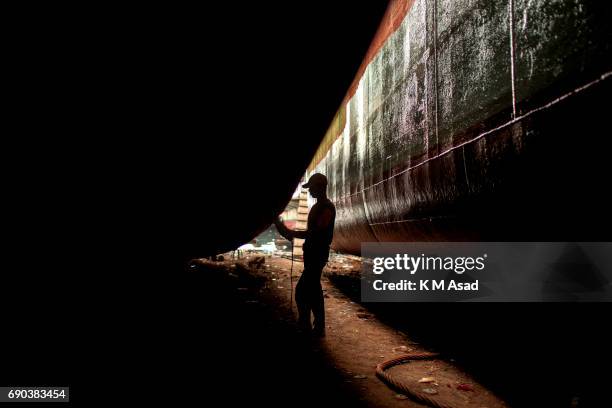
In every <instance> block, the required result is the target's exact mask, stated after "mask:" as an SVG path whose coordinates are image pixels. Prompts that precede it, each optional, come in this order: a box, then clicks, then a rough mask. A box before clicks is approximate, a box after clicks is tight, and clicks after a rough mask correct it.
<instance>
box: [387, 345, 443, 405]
mask: <svg viewBox="0 0 612 408" xmlns="http://www.w3.org/2000/svg"><path fill="white" fill-rule="evenodd" d="M438 356H439V354H437V353H412V354H406V355H403V356H400V357H396V358H392V359H390V360H386V361H383V362H382V363H380V364H378V365H377V366H376V376H377V377H378V378H379V379H380V380H381V381H382V382H384V383H385V384H387V385H388V386H389V387H391V388H392V389H394V390H397V391H399V392H401V393H403V394H405V395H407V396H409V397H411V398H412V399H414V400H415V401H417V402H421V403H423V404H427V405H429V406H432V407H435V408H454V407H452V406H451V405H448V404H445V403H443V402H440V401H437V400H435V399H433V398H432V397H430V396H429V395H427V394H425V393H424V392H421V391H420V390H418V389H417V388H416V387H411V386H408V385H407V384H405V383H402V382H400V381H398V380H397V379H395V378H393V377H392V376H391V375H390V374H389V373H387V372H385V370H387V369H389V368H391V367H393V366H395V365H398V364H402V363H405V362H407V361H411V360H433V359H435V358H437V357H438Z"/></svg>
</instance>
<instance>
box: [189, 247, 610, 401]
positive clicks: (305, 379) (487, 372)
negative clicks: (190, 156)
mask: <svg viewBox="0 0 612 408" xmlns="http://www.w3.org/2000/svg"><path fill="white" fill-rule="evenodd" d="M358 266H359V265H358V262H357V261H356V260H355V259H353V258H338V257H336V258H334V259H333V261H332V262H330V263H329V265H328V267H327V268H326V270H325V277H324V278H323V287H324V291H325V302H326V304H325V308H326V319H327V322H326V324H327V336H326V337H325V338H324V339H323V340H313V339H309V338H305V337H304V336H303V335H300V334H299V333H298V331H297V328H296V325H295V319H296V313H297V312H296V310H295V305H294V304H293V305H292V306H293V307H291V306H290V301H289V299H290V296H291V295H292V292H291V287H292V286H291V285H290V277H289V271H290V268H291V261H290V260H289V259H286V258H283V257H278V256H266V257H263V258H261V256H260V255H256V254H253V255H249V256H244V257H242V258H241V259H232V257H231V255H230V254H225V256H224V260H223V261H222V262H210V261H203V260H202V261H199V262H196V263H194V265H193V268H191V271H190V272H189V273H188V278H187V281H188V282H189V283H190V285H191V288H190V289H191V290H192V291H193V292H192V293H191V295H192V296H195V297H197V294H198V293H200V294H201V295H202V297H201V298H200V300H195V299H194V300H193V301H192V302H195V303H193V304H194V305H198V306H197V307H198V308H201V313H199V314H196V313H194V312H193V311H191V312H190V313H193V315H194V319H197V321H194V336H193V341H194V342H195V341H201V340H202V339H203V338H204V337H206V339H207V340H206V341H207V342H209V343H210V347H209V346H206V347H204V346H202V350H203V351H202V353H203V354H202V355H200V356H192V357H194V361H196V362H197V361H206V360H211V359H212V361H210V363H211V364H213V365H214V366H215V370H217V371H218V372H219V375H218V376H216V377H217V380H214V381H213V382H212V383H211V382H207V387H206V388H207V389H209V390H210V392H215V393H218V392H222V393H227V396H228V398H230V399H232V400H233V402H234V403H236V405H240V404H242V403H248V404H253V403H256V404H257V405H259V404H265V405H268V406H281V405H282V406H307V405H308V406H312V405H313V404H314V405H326V406H327V405H329V404H333V403H341V404H342V405H343V406H370V407H373V406H376V407H421V406H423V405H422V404H419V403H417V402H415V401H413V400H411V399H410V398H408V397H407V396H405V395H403V394H400V393H398V392H397V391H394V390H391V389H390V388H389V387H387V386H386V385H385V384H383V383H382V382H381V381H380V380H379V379H378V378H377V377H376V376H375V371H374V370H375V366H376V364H378V363H380V362H382V361H384V360H386V359H389V358H392V357H395V356H399V355H402V354H405V353H410V352H422V351H434V352H440V353H442V356H441V358H439V359H436V360H433V361H420V362H410V363H407V364H403V365H401V366H397V367H395V368H392V369H390V372H391V373H392V374H393V375H394V376H395V377H396V378H398V379H400V380H401V381H403V382H405V383H407V384H409V385H411V386H413V387H416V389H420V390H423V389H426V390H427V392H430V393H431V394H430V396H431V398H432V399H436V400H437V401H440V402H441V403H444V404H449V405H451V406H463V407H480V408H482V407H489V408H492V407H503V406H518V407H520V406H525V407H528V406H550V407H556V406H559V407H571V406H601V405H593V404H592V403H593V401H595V400H597V401H599V398H600V396H599V394H597V392H594V390H595V391H597V386H596V385H595V383H593V381H590V382H586V383H585V382H584V381H583V380H581V379H582V378H583V373H582V372H580V371H581V370H585V371H586V372H585V373H584V374H586V375H589V373H588V370H590V369H591V364H589V363H588V360H586V362H585V360H584V359H580V358H575V353H572V354H570V356H569V357H568V356H567V354H566V355H565V356H564V357H562V358H560V359H559V361H558V365H557V361H556V356H555V351H557V350H558V349H559V348H563V349H565V350H566V351H570V350H569V349H568V348H567V347H569V346H571V347H579V346H580V344H581V343H576V342H575V341H573V339H575V338H577V337H576V336H573V335H572V334H571V333H572V331H571V330H567V331H563V330H562V331H561V333H564V334H565V337H563V338H559V337H558V332H557V331H554V330H553V331H550V330H547V331H545V330H541V331H540V332H538V333H534V331H533V328H534V327H537V326H538V325H540V326H542V325H544V326H545V325H546V324H547V322H539V323H538V322H537V321H536V323H538V324H534V322H533V321H531V320H530V319H529V318H527V317H526V316H525V315H522V314H521V310H523V311H524V307H521V306H517V307H516V308H515V309H513V311H512V312H511V313H510V314H508V313H502V314H501V315H500V316H498V318H493V319H490V318H487V317H486V314H483V313H481V312H480V311H481V310H482V309H485V308H484V307H483V306H486V309H491V308H493V309H495V308H496V307H497V308H498V310H501V309H499V307H498V306H491V305H475V306H477V307H478V306H479V307H480V309H475V308H474V307H473V306H474V305H471V306H468V307H465V306H457V305H455V304H437V305H434V304H419V305H397V304H363V305H362V304H360V302H359V296H358V290H359V280H358ZM301 270H302V263H301V262H295V263H294V267H293V275H292V276H293V278H292V285H293V287H295V284H296V283H297V279H298V278H299V275H300V273H301ZM206 294H208V297H204V296H205V295H206ZM506 309H507V308H506ZM541 313H542V312H541V310H538V311H537V313H535V314H534V316H536V317H537V316H540V315H541ZM196 316H201V318H197V317H196ZM509 316H512V317H514V318H516V320H515V321H508V317H509ZM551 318H552V315H551ZM521 319H523V320H525V321H528V322H529V324H525V325H521ZM536 320H538V319H536ZM552 320H554V318H552ZM548 323H550V322H548ZM512 326H514V328H510V329H508V327H512ZM196 327H198V328H200V329H204V330H205V332H206V333H207V334H205V335H204V337H203V335H202V334H200V333H199V331H198V330H197V329H196ZM574 327H575V325H574ZM517 330H523V332H520V331H519V332H517ZM525 330H527V331H526V332H525ZM196 333H197V334H196ZM517 333H519V334H518V335H517ZM538 336H539V337H541V338H538ZM500 339H502V340H500ZM555 339H557V340H558V341H557V344H550V343H551V341H554V340H555ZM521 340H524V342H521ZM543 345H548V346H549V348H548V349H544V350H543V349H542V346H543ZM193 346H194V345H193V344H189V345H188V347H193ZM509 347H512V349H510V348H509ZM538 348H539V349H538ZM209 351H210V354H211V355H212V357H210V356H205V354H204V353H208V352H209ZM521 359H522V360H521ZM519 361H520V363H519ZM591 361H592V360H591ZM196 364H197V363H196ZM419 381H425V382H419ZM236 384H239V387H238V388H236V387H235V386H236ZM238 389H239V390H240V391H237V390H238ZM598 403H599V402H596V404H598ZM231 405H234V404H233V403H232V404H231Z"/></svg>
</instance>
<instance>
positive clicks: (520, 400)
mask: <svg viewBox="0 0 612 408" xmlns="http://www.w3.org/2000/svg"><path fill="white" fill-rule="evenodd" d="M329 278H330V280H331V281H332V282H333V284H334V285H335V286H336V287H337V288H338V289H340V290H341V291H342V292H343V293H345V294H346V295H347V296H349V297H350V298H351V299H352V300H353V301H355V302H360V291H359V289H360V282H359V279H358V278H355V277H351V276H342V275H332V276H329ZM362 306H363V307H365V308H367V309H368V310H369V311H370V312H372V313H374V314H375V315H376V316H377V317H378V318H379V319H380V320H381V321H383V322H385V323H386V324H388V325H390V326H391V327H394V328H396V329H398V330H401V331H403V332H405V333H406V334H407V335H408V336H410V337H411V338H412V339H414V340H416V341H418V342H419V343H421V345H423V346H425V347H430V348H432V349H433V350H435V351H438V352H441V353H443V354H444V355H445V356H446V358H453V359H455V361H456V363H457V364H458V365H459V366H461V367H462V368H464V369H465V370H466V371H467V372H469V373H470V374H472V375H473V376H474V377H475V378H476V379H477V380H478V381H479V382H481V383H482V384H483V385H485V386H487V387H488V388H490V389H491V390H492V391H493V392H495V393H497V394H498V395H500V396H501V397H502V398H503V399H504V400H506V401H507V402H508V403H509V405H510V406H512V407H535V406H542V407H544V406H545V407H570V406H571V401H572V399H575V398H578V400H577V401H578V405H577V406H579V407H602V406H604V405H605V404H604V402H605V401H607V399H608V398H609V396H606V393H607V388H606V385H605V382H606V379H607V378H608V377H609V376H608V375H607V374H597V373H600V372H602V370H603V372H604V373H605V372H607V371H608V370H609V367H610V362H611V359H610V356H611V353H610V344H612V335H611V334H610V332H609V330H607V328H606V326H607V324H606V323H604V321H603V320H602V316H605V315H606V313H603V310H602V307H604V305H602V304H595V303H593V304H588V303H486V304H485V303H480V304H478V303H363V304H362ZM602 404H604V405H602Z"/></svg>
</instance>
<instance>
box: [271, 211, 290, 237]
mask: <svg viewBox="0 0 612 408" xmlns="http://www.w3.org/2000/svg"><path fill="white" fill-rule="evenodd" d="M274 225H276V229H277V230H278V232H279V233H280V234H281V235H282V236H283V237H285V238H287V240H289V241H291V240H293V238H294V233H293V231H292V230H290V229H289V228H287V227H286V226H285V224H283V220H281V218H280V217H278V216H277V217H275V218H274Z"/></svg>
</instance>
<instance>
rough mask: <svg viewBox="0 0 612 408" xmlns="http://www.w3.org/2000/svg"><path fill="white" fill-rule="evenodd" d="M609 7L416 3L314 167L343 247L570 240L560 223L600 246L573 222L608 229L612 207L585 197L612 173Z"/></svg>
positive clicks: (506, 0) (498, 0) (529, 0)
mask: <svg viewBox="0 0 612 408" xmlns="http://www.w3.org/2000/svg"><path fill="white" fill-rule="evenodd" d="M395 3H397V1H396V2H395ZM391 8H393V6H392V7H391ZM610 8H611V7H610V6H609V5H608V3H607V2H597V1H587V0H576V1H569V0H563V1H535V0H486V1H485V0H415V1H414V2H412V5H411V7H410V9H409V10H408V12H407V14H406V16H405V18H404V20H403V21H402V23H401V24H400V25H399V27H398V28H397V30H396V31H395V32H394V33H393V34H392V35H390V36H389V37H388V39H387V40H386V42H385V43H384V45H383V46H382V47H381V48H380V50H379V51H378V53H377V55H376V56H375V57H374V58H373V59H372V61H371V62H370V64H369V65H368V66H367V68H366V69H365V71H364V73H363V75H362V76H361V78H360V79H359V83H358V86H357V87H356V89H355V91H354V94H353V95H352V97H351V98H350V99H348V100H347V102H346V104H345V105H344V106H343V107H342V108H341V109H340V110H339V112H340V114H341V115H345V116H344V117H343V118H342V119H343V120H342V121H340V120H337V121H336V123H335V125H336V126H337V128H336V129H331V130H333V131H330V132H328V135H327V137H326V142H324V143H327V144H328V145H329V150H328V151H327V153H326V154H325V155H324V156H323V155H321V157H322V159H320V160H319V158H315V162H313V165H312V166H311V168H310V171H320V172H323V173H325V174H327V175H328V176H329V180H330V185H329V195H330V198H331V199H332V200H333V201H334V202H335V203H336V206H337V211H338V213H337V219H336V230H335V237H334V243H333V246H334V247H335V248H336V249H338V250H343V251H346V252H352V253H358V252H359V250H360V248H359V246H360V243H361V242H364V241H410V240H448V239H450V240H455V239H471V238H474V239H495V238H497V239H499V238H500V237H505V238H509V237H510V235H512V236H513V238H514V239H528V238H534V237H527V236H521V233H522V232H524V230H525V227H529V226H531V227H533V226H534V225H537V223H540V225H541V227H542V231H543V230H544V229H546V230H547V231H549V232H550V233H551V234H554V233H556V232H558V230H556V229H555V226H557V225H559V219H558V217H560V216H563V217H564V222H565V223H566V226H565V228H564V230H563V231H565V232H567V233H569V234H578V235H579V236H580V237H581V238H583V239H584V238H589V237H585V236H584V234H583V232H584V230H583V229H581V225H582V224H583V223H582V224H581V223H580V222H578V221H576V219H575V217H570V218H572V219H573V220H572V219H570V220H569V221H567V220H566V218H567V214H568V212H574V213H580V212H586V213H588V215H589V216H590V217H593V218H594V219H596V218H597V219H599V220H600V221H599V222H601V217H605V219H604V220H603V222H605V223H609V216H607V215H604V214H607V211H605V208H606V206H607V204H609V203H607V202H606V199H600V200H598V202H597V203H596V204H594V205H590V204H587V202H586V201H585V199H584V197H585V196H588V194H589V192H591V194H592V191H596V190H597V189H598V188H599V182H598V181H596V179H597V177H598V175H600V174H605V173H606V172H607V167H606V166H605V161H606V156H607V154H606V152H607V150H608V149H609V147H610V146H609V145H610V141H609V137H607V135H605V136H604V135H600V136H599V137H595V135H596V134H597V133H599V131H598V129H599V128H605V124H606V121H605V116H606V115H605V113H604V111H605V106H602V104H601V101H603V100H606V98H607V97H608V95H609V93H610V92H609V88H610V84H609V82H610V81H611V79H608V74H607V73H608V72H609V71H610V70H611V69H612V63H611V62H610V60H611V59H610V57H609V56H610V43H611V41H610V38H611V37H610V32H611V30H610V24H608V22H609V17H610ZM585 85H588V86H586V87H584V86H585ZM559 98H561V99H559ZM338 124H342V125H343V126H342V127H339V126H338ZM579 137H583V139H579ZM591 139H593V141H591ZM589 143H592V144H589ZM569 163H573V165H572V166H569V165H568V164H569ZM576 180H578V181H579V183H575V181H576ZM569 186H571V187H569ZM569 190H571V191H572V194H571V195H568V194H567V191H569ZM534 222H535V223H536V224H534ZM551 227H552V228H551ZM538 238H540V239H542V238H543V237H542V236H539V237H538ZM571 238H575V239H577V237H574V236H572V237H571ZM590 238H594V237H590Z"/></svg>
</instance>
